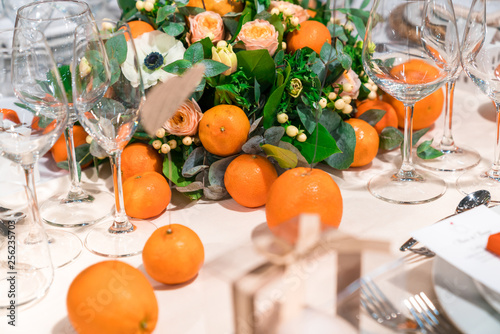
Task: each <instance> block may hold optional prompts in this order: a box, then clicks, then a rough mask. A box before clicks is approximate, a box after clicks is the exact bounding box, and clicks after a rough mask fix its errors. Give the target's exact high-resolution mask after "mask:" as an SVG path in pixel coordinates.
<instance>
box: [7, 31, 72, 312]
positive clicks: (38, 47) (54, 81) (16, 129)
mask: <svg viewBox="0 0 500 334" xmlns="http://www.w3.org/2000/svg"><path fill="white" fill-rule="evenodd" d="M0 48H1V53H2V55H3V56H5V57H7V56H10V60H11V71H12V88H13V89H14V92H15V95H16V96H17V97H18V98H19V101H20V102H21V103H19V101H18V100H16V99H14V98H12V99H5V98H4V99H2V103H3V106H5V108H1V109H0V154H1V155H3V156H4V157H6V158H8V159H9V160H12V161H13V162H15V163H18V164H20V165H21V166H22V167H23V169H24V172H25V176H26V189H25V190H26V191H25V193H26V199H27V204H28V208H29V214H28V215H27V216H26V218H25V219H23V218H22V217H19V219H15V220H13V221H9V220H2V221H1V223H2V231H1V232H2V233H0V240H1V241H3V242H0V245H1V246H0V255H2V257H1V260H0V288H1V290H2V291H3V292H4V293H2V295H1V296H0V308H8V307H9V305H10V304H11V302H14V304H15V305H23V304H26V303H29V302H31V301H34V300H37V299H39V298H41V297H43V296H44V295H45V293H46V292H47V290H48V288H49V287H50V285H51V284H52V280H53V275H54V269H53V265H52V262H51V256H50V250H49V243H48V240H47V234H46V233H45V230H44V228H43V225H42V221H41V219H40V214H39V210H38V204H37V200H36V191H35V179H34V175H33V170H34V167H35V164H36V162H37V160H38V157H39V156H40V155H43V154H45V153H46V152H47V151H48V150H49V149H50V147H51V146H52V145H53V144H54V143H55V141H56V140H57V138H58V137H59V136H60V135H61V133H62V131H63V129H64V127H65V126H66V123H67V121H68V111H67V101H66V97H65V94H63V86H62V83H61V80H60V77H59V73H58V71H57V67H56V66H55V63H54V59H53V58H52V54H51V51H50V48H49V47H48V45H47V44H46V41H45V39H44V36H43V34H42V33H41V32H39V31H35V30H32V29H26V28H22V29H21V28H18V29H11V30H3V31H0ZM7 106H8V107H9V108H7ZM63 233H68V234H70V233H69V232H63ZM71 235H72V234H71ZM73 236H74V235H73ZM74 237H75V238H76V236H74ZM76 239H77V243H79V247H80V249H79V250H77V251H78V253H79V252H80V251H81V242H80V241H79V239H78V238H76ZM77 243H75V245H74V247H77V246H78V244H77ZM68 251H71V250H68ZM12 286H14V287H16V286H17V287H18V288H17V289H16V288H14V289H13V288H12ZM9 290H15V291H14V294H15V295H16V296H15V298H13V297H11V296H9V294H8V291H9ZM10 299H12V300H10Z"/></svg>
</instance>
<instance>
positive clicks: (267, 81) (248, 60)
mask: <svg viewBox="0 0 500 334" xmlns="http://www.w3.org/2000/svg"><path fill="white" fill-rule="evenodd" d="M236 56H237V58H238V67H240V68H242V69H243V72H245V74H246V75H247V76H248V77H250V78H252V77H255V78H257V81H258V82H259V84H260V85H261V87H262V90H266V89H267V88H268V87H269V86H271V85H272V84H273V83H274V78H275V75H276V67H275V65H274V60H273V58H271V56H270V55H269V52H268V51H267V50H266V49H259V50H251V51H240V52H238V53H237V54H236Z"/></svg>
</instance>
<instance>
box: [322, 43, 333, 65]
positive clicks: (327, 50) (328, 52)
mask: <svg viewBox="0 0 500 334" xmlns="http://www.w3.org/2000/svg"><path fill="white" fill-rule="evenodd" d="M319 56H320V57H321V59H322V60H323V61H324V62H325V63H327V62H329V61H330V60H333V59H335V58H336V57H337V51H335V49H334V48H333V47H332V46H331V45H330V43H325V44H323V46H322V47H321V51H320V54H319Z"/></svg>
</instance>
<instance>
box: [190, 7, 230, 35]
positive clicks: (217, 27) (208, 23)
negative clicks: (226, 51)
mask: <svg viewBox="0 0 500 334" xmlns="http://www.w3.org/2000/svg"><path fill="white" fill-rule="evenodd" d="M189 26H190V28H189V31H190V34H189V36H188V39H189V40H190V41H191V43H194V42H197V41H199V40H202V39H204V38H206V37H210V39H211V40H212V42H214V43H216V42H217V41H220V40H221V39H223V38H224V22H222V17H221V16H220V15H219V14H217V13H215V12H210V11H207V12H203V13H200V14H198V15H196V16H194V17H193V16H190V17H189Z"/></svg>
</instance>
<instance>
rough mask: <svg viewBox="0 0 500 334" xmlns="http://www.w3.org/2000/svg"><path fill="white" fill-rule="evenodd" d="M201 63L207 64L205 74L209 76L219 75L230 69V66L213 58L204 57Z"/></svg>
mask: <svg viewBox="0 0 500 334" xmlns="http://www.w3.org/2000/svg"><path fill="white" fill-rule="evenodd" d="M199 63H200V64H203V65H205V76H206V77H207V78H211V77H214V76H216V75H219V74H221V73H223V72H224V71H226V70H228V69H229V66H227V65H224V64H223V63H219V62H218V61H215V60H212V59H203V60H202V61H200V62H199Z"/></svg>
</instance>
